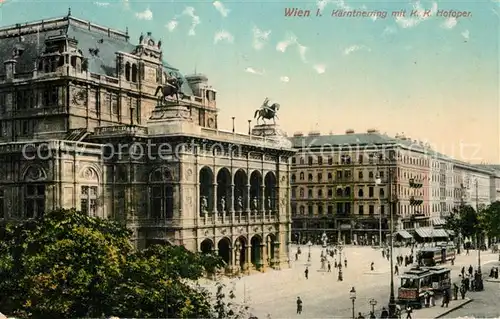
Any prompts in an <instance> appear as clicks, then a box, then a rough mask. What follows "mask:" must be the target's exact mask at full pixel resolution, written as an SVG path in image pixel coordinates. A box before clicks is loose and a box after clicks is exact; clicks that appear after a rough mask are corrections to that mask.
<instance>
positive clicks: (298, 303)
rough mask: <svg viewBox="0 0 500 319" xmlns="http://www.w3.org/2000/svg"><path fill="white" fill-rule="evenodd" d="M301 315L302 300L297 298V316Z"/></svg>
mask: <svg viewBox="0 0 500 319" xmlns="http://www.w3.org/2000/svg"><path fill="white" fill-rule="evenodd" d="M301 313H302V300H301V299H300V297H297V314H298V315H300V314H301Z"/></svg>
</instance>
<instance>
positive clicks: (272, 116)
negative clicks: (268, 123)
mask: <svg viewBox="0 0 500 319" xmlns="http://www.w3.org/2000/svg"><path fill="white" fill-rule="evenodd" d="M279 109H280V105H279V104H278V103H273V104H272V105H269V98H267V97H266V99H265V100H264V102H263V103H262V106H261V107H260V108H259V109H257V110H256V111H255V114H254V118H256V119H257V125H258V124H259V119H263V120H273V123H274V124H276V119H277V118H278V114H277V113H278V110H279ZM264 124H265V121H264Z"/></svg>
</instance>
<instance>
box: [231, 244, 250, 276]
mask: <svg viewBox="0 0 500 319" xmlns="http://www.w3.org/2000/svg"><path fill="white" fill-rule="evenodd" d="M234 245H235V248H236V252H235V253H236V264H239V265H240V268H241V269H242V270H245V264H246V262H247V258H246V256H247V249H248V245H247V240H246V238H245V237H243V236H240V237H238V239H236V242H235V244H234Z"/></svg>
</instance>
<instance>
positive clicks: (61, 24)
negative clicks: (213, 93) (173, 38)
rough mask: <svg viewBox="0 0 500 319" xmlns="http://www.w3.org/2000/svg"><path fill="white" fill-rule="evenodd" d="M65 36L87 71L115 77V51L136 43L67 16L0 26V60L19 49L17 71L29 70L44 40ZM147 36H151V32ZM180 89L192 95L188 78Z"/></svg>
mask: <svg viewBox="0 0 500 319" xmlns="http://www.w3.org/2000/svg"><path fill="white" fill-rule="evenodd" d="M20 32H21V33H20ZM64 35H66V36H67V37H68V38H72V39H75V40H77V41H78V45H77V46H78V48H79V49H80V50H81V51H82V54H83V56H84V58H87V59H88V68H89V71H90V72H92V73H97V74H102V75H107V76H114V77H116V62H115V58H116V56H115V52H118V51H122V52H126V53H132V52H133V51H134V49H135V48H136V45H135V44H132V43H130V42H128V38H129V37H128V35H127V33H125V32H121V31H116V30H111V29H108V28H106V27H102V26H97V25H95V24H92V23H90V22H88V21H84V20H81V19H78V18H75V17H72V16H67V17H62V18H56V19H50V20H45V21H36V22H28V23H23V24H17V25H15V26H8V27H4V28H0V59H1V61H0V63H1V62H3V61H6V60H8V59H11V58H12V57H13V56H14V49H17V50H19V49H21V50H22V54H21V55H19V56H17V57H16V58H15V59H16V60H17V64H16V73H27V72H32V71H33V69H34V66H35V63H36V59H37V57H38V56H39V55H40V54H41V53H42V52H44V50H45V40H47V39H48V38H49V37H50V38H53V37H57V36H64ZM148 36H149V37H150V34H148ZM155 43H156V41H155ZM96 48H98V49H99V53H98V54H97V55H94V54H91V53H90V51H89V49H96ZM163 66H164V68H165V71H166V72H167V73H170V72H173V73H175V74H176V75H177V76H179V77H181V78H183V79H184V76H183V75H182V74H181V73H180V72H179V70H178V69H177V68H175V67H173V66H172V65H170V64H168V63H167V62H165V61H163ZM4 73H5V70H4V68H3V67H1V66H0V75H3V74H4ZM184 80H185V79H184ZM182 90H183V92H184V93H185V94H188V95H192V90H191V88H190V87H189V84H188V82H187V81H184V84H183V86H182Z"/></svg>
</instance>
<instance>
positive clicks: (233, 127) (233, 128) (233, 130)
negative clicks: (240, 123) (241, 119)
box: [232, 116, 235, 133]
mask: <svg viewBox="0 0 500 319" xmlns="http://www.w3.org/2000/svg"><path fill="white" fill-rule="evenodd" d="M232 119H233V133H234V119H235V117H234V116H233V117H232Z"/></svg>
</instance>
